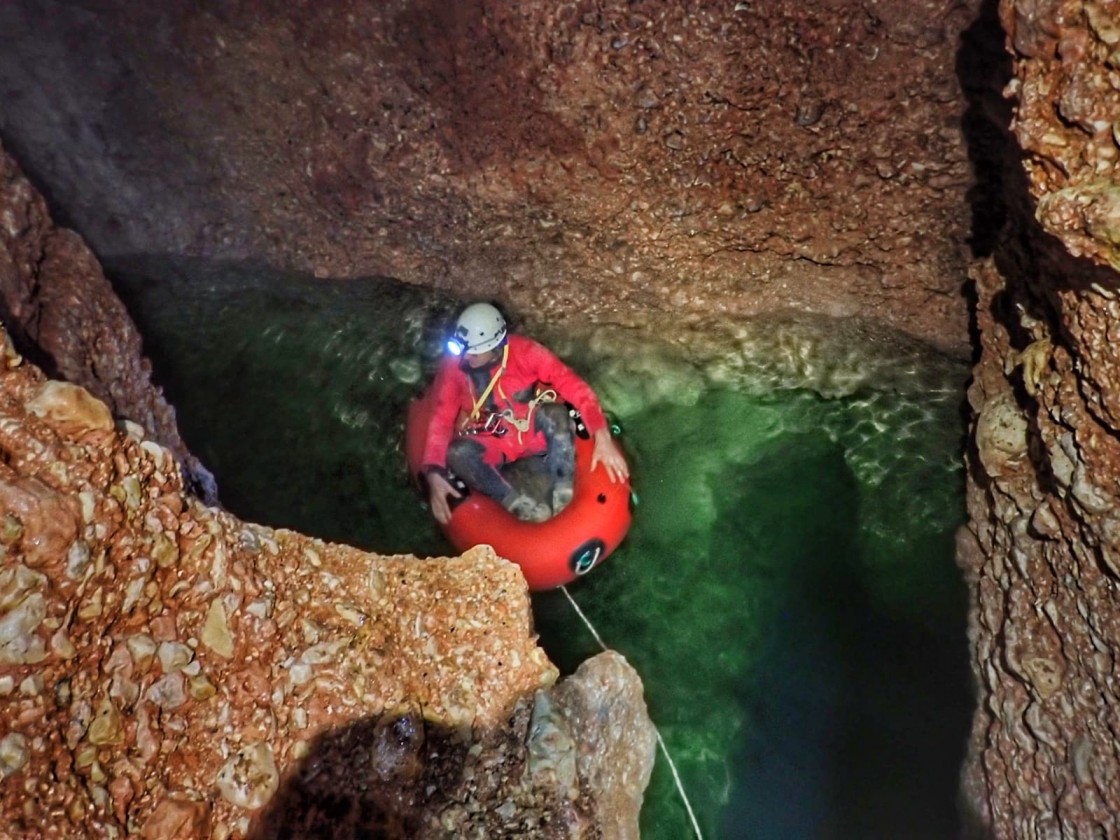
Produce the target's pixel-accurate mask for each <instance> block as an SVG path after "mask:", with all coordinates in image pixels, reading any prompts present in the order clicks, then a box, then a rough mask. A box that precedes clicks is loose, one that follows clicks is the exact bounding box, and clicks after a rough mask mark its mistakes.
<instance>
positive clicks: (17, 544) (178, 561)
mask: <svg viewBox="0 0 1120 840" xmlns="http://www.w3.org/2000/svg"><path fill="white" fill-rule="evenodd" d="M42 381H43V380H42V375H41V373H40V372H39V371H37V370H36V369H35V368H33V367H32V366H31V365H30V364H26V363H25V364H21V365H17V366H16V367H13V368H7V369H4V370H2V371H0V395H4V396H5V397H7V398H8V399H7V401H6V402H5V403H4V411H5V413H6V416H5V418H4V424H3V435H2V440H0V445H2V446H3V452H4V457H5V461H6V462H7V464H8V465H6V464H4V463H0V493H2V494H3V495H2V496H0V498H2V499H3V500H4V501H5V503H6V504H7V505H8V508H9V510H10V511H12V512H11V513H9V514H7V517H8V518H7V520H6V521H5V526H4V529H3V531H2V536H3V539H4V542H3V549H4V566H3V569H2V570H0V687H2V690H0V772H2V773H3V774H4V775H5V776H8V777H12V778H15V777H17V776H18V777H20V778H23V779H28V780H32V781H31V782H29V784H31V783H33V784H34V785H35V790H36V796H35V797H33V798H28V797H27V796H26V793H25V791H26V790H27V788H26V787H25V786H24V785H11V784H7V785H0V824H2V825H5V826H13V827H15V828H13V831H15V832H16V833H17V834H19V833H21V832H22V833H24V834H29V835H34V834H36V833H37V832H39V831H40V830H42V829H43V828H44V827H45V826H48V825H50V826H52V827H56V826H57V830H58V831H61V832H62V834H63V835H64V836H67V837H101V836H106V835H107V834H110V833H112V832H114V831H116V832H119V831H121V830H122V829H123V827H125V826H140V827H141V836H144V837H161V838H162V837H184V838H185V837H192V838H193V837H198V836H210V833H211V832H212V831H213V832H216V833H217V834H218V835H219V836H223V837H246V836H252V837H260V838H264V837H272V836H278V835H279V836H289V835H288V832H290V831H292V830H294V827H301V828H300V830H301V831H302V830H304V829H306V830H307V831H308V832H309V833H310V835H322V834H328V833H330V832H334V831H336V830H342V827H343V826H345V825H347V824H348V822H349V821H350V820H351V819H352V818H354V819H356V818H357V817H358V816H360V817H361V821H364V822H362V826H361V828H362V830H364V831H370V832H373V833H375V834H376V833H378V832H380V836H386V837H400V838H404V837H412V836H415V829H416V826H418V825H425V826H427V825H429V824H433V823H434V824H436V825H443V826H446V829H445V830H443V832H442V833H441V832H438V831H437V832H435V833H434V834H432V835H431V836H446V837H456V836H462V834H461V833H460V832H461V829H463V827H464V826H470V825H478V826H485V825H491V824H494V825H497V824H499V823H500V824H505V823H509V824H511V825H512V824H516V825H520V826H522V827H526V826H543V825H548V824H554V825H556V826H557V827H558V828H559V827H561V826H564V825H569V826H576V825H579V826H583V828H581V829H580V830H579V831H580V832H582V833H576V834H564V836H565V837H568V836H588V837H593V836H602V832H603V831H607V830H609V829H608V828H607V827H608V826H609V825H611V824H613V823H614V822H616V821H617V820H618V819H619V816H618V815H616V814H614V813H612V811H611V809H614V808H615V807H618V806H617V802H616V800H617V801H619V802H629V803H631V804H632V805H633V803H634V801H635V799H634V797H635V795H637V796H638V801H640V790H639V791H637V793H635V788H634V780H635V779H637V780H639V781H641V783H642V784H643V785H644V781H643V780H644V779H646V778H648V768H649V764H648V760H649V757H648V756H643V755H638V756H627V757H626V758H625V759H624V758H622V757H621V755H620V754H615V753H611V756H612V759H611V760H612V761H614V762H615V763H617V764H618V765H619V766H625V765H626V764H627V762H632V768H633V769H632V770H631V771H628V775H627V778H626V779H625V780H623V779H621V778H618V777H616V776H614V775H612V774H611V773H604V772H602V770H601V768H598V765H597V764H596V763H595V760H594V759H593V757H588V762H589V763H586V766H585V767H584V766H583V765H581V764H580V763H579V762H578V761H577V760H576V753H575V752H574V751H572V752H571V756H570V757H571V760H570V761H569V762H568V764H567V766H568V767H569V769H570V773H569V775H568V777H567V783H566V784H565V785H564V786H563V787H562V788H557V787H556V786H555V785H552V784H544V783H542V784H535V783H534V782H533V780H532V778H529V779H528V780H523V779H522V774H521V773H520V770H521V768H522V767H524V765H525V762H526V755H527V754H528V751H529V737H528V726H529V719H530V714H529V709H530V706H531V702H532V701H531V698H532V697H534V696H544V695H542V694H540V693H541V692H544V691H546V690H547V689H549V688H550V687H551V686H552V685H553V684H554V682H555V680H556V677H557V672H556V669H555V667H554V666H553V665H552V664H551V663H550V662H549V661H548V660H547V658H546V657H545V656H544V654H543V652H542V651H541V650H540V648H538V647H537V645H536V642H535V636H534V635H533V633H532V619H531V613H530V609H529V599H528V592H527V589H526V586H525V582H524V579H523V578H522V576H521V574H520V572H519V571H518V570H517V567H516V566H514V565H512V564H510V563H507V562H506V561H504V560H500V559H499V558H497V557H495V556H494V554H493V552H492V550H490V549H489V548H488V547H479V548H476V549H473V550H472V551H470V552H468V553H467V554H465V555H463V556H462V557H458V558H439V559H429V560H420V559H418V558H415V557H377V556H374V555H369V554H365V553H363V552H360V551H358V550H356V549H353V548H349V547H346V546H341V545H333V544H326V543H323V542H320V541H317V540H312V539H309V538H307V537H304V536H301V535H299V534H295V533H292V532H289V531H282V530H271V529H268V528H263V527H260V526H256V525H250V524H246V523H243V522H240V521H238V520H236V519H235V518H233V517H232V516H230V515H228V514H226V513H224V512H223V511H221V510H218V509H216V508H210V507H206V506H205V505H202V504H200V503H198V502H197V501H187V500H186V499H183V498H182V497H183V494H184V489H183V486H182V482H181V479H180V478H179V475H178V473H173V474H172V475H170V476H165V477H162V478H160V479H157V478H156V475H157V474H158V471H157V470H156V469H154V462H156V461H159V460H161V459H162V458H163V452H162V451H161V450H160V449H159V448H158V447H156V448H151V447H149V448H145V447H142V446H138V445H137V444H136V442H135V440H134V439H133V438H132V437H130V436H129V433H128V432H127V430H123V429H122V430H116V429H112V430H108V429H106V430H102V433H101V434H99V435H94V434H90V433H85V434H79V435H77V436H76V437H70V438H67V439H65V440H64V439H63V438H62V437H60V435H59V434H57V432H56V431H55V429H54V428H52V427H51V426H50V425H48V424H47V423H45V422H44V418H41V417H38V416H36V415H35V414H32V413H31V412H30V411H29V410H28V408H29V406H30V405H32V404H34V402H33V401H32V400H26V399H20V398H19V397H20V395H26V394H31V393H35V394H42V393H48V392H49V391H48V390H47V389H44V388H43V386H42ZM53 393H55V394H65V395H67V396H66V397H65V401H64V402H62V403H61V404H62V405H64V406H66V407H67V408H66V410H59V411H54V410H53V409H52V410H51V411H45V412H44V414H48V415H49V416H50V417H51V418H52V419H54V420H55V421H57V422H56V426H57V425H58V424H61V423H71V422H75V421H74V418H75V416H76V414H75V412H73V411H72V410H70V409H71V408H72V407H73V406H76V405H77V406H82V405H86V402H85V398H84V397H79V396H77V394H76V392H75V391H73V390H71V389H60V390H55V391H54V392H53ZM102 416H103V415H102ZM82 422H83V423H84V422H86V421H82ZM77 425H81V424H80V423H79V424H77ZM76 427H77V426H76ZM60 464H65V466H66V467H67V468H66V469H63V470H60V469H59V468H58V466H59V465H60ZM48 480H49V482H50V484H49V486H48V484H47V483H46V482H47V481H48ZM157 481H158V482H159V487H158V490H159V492H150V491H151V489H152V488H153V487H154V486H155V484H156V482H157ZM128 487H131V488H132V489H131V490H127V489H125V488H128ZM169 494H175V495H178V496H179V497H180V501H181V505H180V506H179V507H180V509H181V510H182V516H181V518H180V519H177V520H175V523H174V524H175V526H176V531H177V532H179V533H180V534H182V535H183V538H184V540H185V542H184V545H185V546H186V549H185V550H184V551H182V552H180V553H178V554H177V555H176V556H174V558H173V562H171V563H170V564H168V565H161V564H160V563H158V562H156V560H155V559H154V558H153V556H152V551H151V550H150V549H151V547H153V546H155V545H157V544H158V543H157V541H156V540H154V539H152V535H151V533H150V530H149V529H151V528H153V527H159V526H160V521H161V520H160V518H159V517H158V516H156V515H154V514H155V512H156V510H157V509H167V508H168V506H169V501H168V496H169ZM171 507H175V506H174V505H172V506H171ZM79 510H81V511H82V516H81V517H79V514H78V511H79ZM126 512H127V513H126ZM17 514H18V515H17ZM79 522H81V524H80V525H79ZM79 528H80V532H79ZM79 533H80V536H79ZM173 533H174V532H173ZM249 537H251V539H250V538H249ZM167 539H168V540H170V537H167ZM76 546H77V547H80V551H76V550H75V547H76ZM339 592H345V593H346V600H345V601H340V600H339V598H338V593H339ZM262 593H268V596H269V597H268V598H267V599H263V598H262V599H260V600H252V601H250V600H248V599H249V598H253V597H256V598H260V596H261V595H262ZM141 595H142V596H143V597H144V598H145V599H146V600H144V601H143V602H141V601H140V600H139V599H140V597H141ZM141 603H143V605H144V606H143V607H142V608H141ZM266 628H268V632H265V630H266ZM63 630H64V631H65V635H64V638H65V641H66V643H65V644H63V643H62V642H61V641H60V640H59V641H53V639H55V637H57V635H58V633H59V632H62V631H63ZM605 673H607V674H609V676H604V677H602V678H601V679H600V680H599V682H600V683H601V688H600V694H601V693H602V692H604V691H605V692H613V693H614V697H613V700H612V701H611V704H610V708H611V709H612V714H618V715H620V718H619V720H620V721H622V722H623V723H625V725H626V726H627V727H630V728H631V729H632V730H633V731H634V732H641V731H644V728H643V727H646V728H648V726H649V724H648V718H647V717H646V715H645V709H644V705H643V704H642V703H641V698H640V688H639V685H640V684H639V683H638V681H637V678H636V676H635V675H634V674H633V672H632V671H629V670H628V669H627V668H626V666H625V665H624V663H623V662H622V661H621V660H619V661H618V662H615V663H614V667H613V668H612V669H608V670H607V671H606V672H605ZM582 696H583V692H581V691H575V693H574V694H573V697H582ZM593 702H595V701H593V700H589V699H588V700H579V702H574V703H573V708H577V709H579V708H584V705H581V704H590V703H593ZM604 702H605V701H604ZM558 707H559V704H558ZM624 707H625V708H624ZM627 710H628V711H627ZM643 721H644V724H643ZM604 723H606V724H609V725H612V726H613V725H615V724H614V722H613V718H612V719H611V720H605V719H604V720H600V719H598V718H593V717H592V716H589V715H584V714H582V713H577V714H575V715H574V716H573V718H572V720H571V721H569V722H564V726H565V727H566V730H567V731H569V732H570V734H569V735H568V736H567V737H568V739H569V743H571V744H581V743H587V744H590V745H591V747H590V748H591V749H598V748H599V747H598V745H600V744H602V745H604V748H606V746H605V745H607V744H612V743H613V741H612V739H611V737H610V736H608V735H607V734H605V733H603V734H597V733H593V732H589V731H586V730H587V728H588V727H594V726H600V725H604ZM60 733H63V734H64V737H61V738H60V737H59V735H60ZM34 745H39V746H34ZM43 745H49V746H47V747H46V748H44V746H43ZM580 760H581V761H582V759H580ZM643 768H645V770H644V772H645V775H643ZM634 774H636V775H634ZM484 777H485V779H484ZM468 778H470V779H474V780H478V783H477V784H476V783H475V782H471V783H470V785H469V786H467V787H464V785H465V784H466V781H465V780H466V779H468ZM285 779H287V780H289V783H287V784H285V783H283V780H285ZM483 781H484V782H485V783H483ZM616 787H617V788H618V790H617V791H616V789H615V788H616ZM214 791H217V792H218V793H219V794H220V795H219V796H218V797H217V798H214V797H213V796H211V793H212V792H214ZM346 800H348V801H349V803H350V805H349V806H347V808H343V809H342V810H341V811H340V810H339V808H338V807H337V803H338V802H339V801H346ZM327 801H329V802H332V803H335V805H332V806H331V807H324V806H323V803H324V802H327ZM465 802H466V803H470V804H471V809H473V810H464V811H462V813H460V811H459V810H457V809H459V808H460V807H461V804H462V803H465ZM499 807H504V810H502V811H501V815H502V816H500V817H494V816H491V815H494V814H497V813H498V808H499ZM60 815H64V816H60ZM347 815H349V816H347ZM631 816H633V817H634V818H636V806H634V808H633V809H632V814H631V812H630V811H625V810H624V811H622V818H623V819H626V820H629V819H631ZM59 819H64V820H69V823H68V824H67V825H65V826H60V825H58V820H59ZM495 820H497V821H498V822H494V821H495ZM503 821H504V822H503ZM542 836H544V835H542Z"/></svg>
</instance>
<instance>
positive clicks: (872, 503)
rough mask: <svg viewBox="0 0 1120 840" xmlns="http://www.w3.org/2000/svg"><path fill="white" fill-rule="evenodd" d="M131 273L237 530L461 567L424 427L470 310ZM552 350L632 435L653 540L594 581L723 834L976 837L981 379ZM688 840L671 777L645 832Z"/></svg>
mask: <svg viewBox="0 0 1120 840" xmlns="http://www.w3.org/2000/svg"><path fill="white" fill-rule="evenodd" d="M111 273H112V274H113V275H114V278H115V280H116V281H117V283H118V287H119V288H120V290H121V292H122V295H123V296H124V297H125V299H126V302H127V303H128V304H129V306H130V309H131V311H132V312H133V315H134V317H136V319H137V321H138V322H139V324H140V327H141V331H142V332H143V334H144V335H145V337H146V342H147V350H148V352H149V353H150V355H152V357H153V360H154V362H155V366H156V375H157V378H158V379H159V380H160V381H162V382H163V383H164V384H165V388H166V391H167V393H168V396H169V398H170V399H171V401H172V402H173V403H174V404H175V405H176V406H177V408H178V411H179V419H180V426H181V428H182V431H183V434H184V437H185V438H186V440H187V441H188V444H189V445H190V446H191V447H192V448H193V449H194V451H195V452H196V453H197V454H199V456H200V457H202V459H203V461H204V462H205V463H206V464H207V466H209V467H210V468H211V469H213V471H214V473H215V475H216V476H217V478H218V481H219V487H220V489H221V494H222V500H223V502H224V504H225V505H226V506H227V507H229V508H230V509H231V510H232V511H233V512H234V513H236V514H238V515H240V516H242V517H244V518H246V519H251V520H254V521H259V522H263V523H266V524H269V525H274V526H284V527H290V528H295V529H298V530H301V531H304V532H307V533H311V534H314V535H316V536H320V537H323V538H325V539H331V540H339V541H344V542H348V543H351V544H355V545H359V546H361V547H363V548H367V549H371V550H376V551H380V552H391V553H399V552H413V553H418V554H428V553H445V552H446V551H447V546H446V545H445V544H444V542H443V541H442V538H441V536H440V534H439V533H438V531H437V530H436V529H435V528H434V526H433V525H432V523H431V521H430V518H429V517H428V516H427V514H426V513H425V512H424V511H423V510H422V509H421V507H420V505H419V503H418V500H417V497H416V496H415V495H414V494H413V493H412V492H411V488H410V487H409V485H408V479H407V476H406V474H405V471H404V467H403V455H402V452H401V433H402V422H403V412H404V407H405V405H406V404H407V401H408V399H409V398H410V397H411V396H412V395H414V394H415V393H416V392H417V391H418V390H419V389H420V388H422V387H423V385H424V383H425V382H426V381H427V378H428V376H429V375H430V372H431V370H432V366H433V363H432V359H433V354H434V353H436V352H438V347H439V335H438V331H437V330H436V329H435V326H434V324H435V323H436V322H437V320H438V317H437V316H438V315H439V314H441V313H445V312H447V311H448V310H449V309H450V307H451V306H452V305H453V304H452V303H451V302H450V301H447V300H441V299H437V298H435V297H433V295H432V294H430V293H427V292H423V291H420V290H417V289H414V288H409V287H402V286H398V285H395V284H389V283H388V282H383V283H373V282H339V283H334V282H332V283H324V282H321V281H310V280H306V279H302V278H294V277H286V278H285V277H275V276H267V277H266V276H265V275H263V274H262V273H260V272H258V271H253V270H251V269H247V268H244V267H231V266H213V265H208V264H204V263H199V262H181V263H178V264H174V265H171V264H168V263H167V262H166V261H162V262H161V261H154V260H139V259H137V260H131V261H125V262H120V263H118V264H117V265H115V266H111ZM539 337H541V338H543V339H544V340H545V341H546V343H549V344H550V345H551V346H553V347H554V349H556V350H557V351H558V352H560V353H561V354H562V355H563V356H564V357H565V358H567V359H568V360H569V361H570V362H571V363H572V364H573V365H575V366H576V367H577V369H579V370H580V371H581V372H583V373H584V374H585V375H586V376H587V378H588V379H589V380H590V381H591V383H592V384H593V385H594V386H595V387H596V389H597V390H598V391H599V393H600V394H601V395H602V397H603V401H604V404H605V406H606V408H607V409H608V411H609V412H611V413H612V415H613V416H614V417H615V418H616V419H617V420H618V421H619V422H620V424H621V425H622V427H623V429H624V433H623V441H624V445H625V448H626V449H627V451H628V453H629V456H630V458H631V461H632V464H633V470H634V483H635V487H636V490H637V492H638V495H639V505H638V508H637V512H636V516H635V520H634V527H633V529H632V531H631V533H630V535H629V537H628V538H627V540H626V542H625V543H624V544H623V546H622V547H621V548H620V549H619V550H618V551H617V552H616V554H615V555H614V556H612V557H611V558H610V559H609V560H608V561H607V562H606V563H605V564H604V565H603V566H601V567H600V568H599V569H597V570H596V571H595V573H594V574H592V575H591V576H589V577H588V578H586V579H583V580H581V581H580V582H579V583H578V584H576V585H574V586H573V587H571V590H570V591H571V594H572V596H573V597H574V598H575V599H576V600H577V602H578V603H579V604H580V606H581V608H582V609H583V610H584V611H585V612H586V613H587V615H588V616H589V618H590V620H591V621H592V623H593V624H594V625H595V627H596V628H597V629H598V631H599V633H600V634H601V635H602V637H603V638H604V639H605V641H606V643H607V644H608V645H610V646H612V647H614V648H616V649H618V650H620V651H621V652H622V653H624V654H625V655H626V656H627V658H628V659H629V660H630V662H631V663H632V664H634V665H635V666H636V667H637V669H638V670H639V672H640V673H641V675H642V678H643V680H644V683H645V686H646V699H647V703H648V704H649V708H650V712H651V715H652V717H653V718H654V721H655V722H656V723H657V725H658V726H659V728H660V730H661V732H662V735H663V736H664V738H665V741H666V743H667V745H668V748H669V750H670V751H671V753H672V754H673V756H674V758H675V760H676V761H677V764H678V766H679V768H680V771H681V775H682V779H683V781H684V784H685V786H686V788H687V789H688V792H689V796H690V799H691V801H692V803H693V806H694V808H695V809H696V811H697V815H698V817H699V820H700V823H701V827H702V828H703V830H704V832H705V836H706V837H709V838H739V837H742V838H760V839H764V838H800V837H806V838H877V837H908V838H921V837H929V838H944V837H949V836H953V835H954V834H955V833H956V826H957V818H956V814H955V800H956V787H957V773H958V766H959V763H960V761H961V758H962V754H963V748H964V738H965V735H966V731H967V726H968V717H969V714H970V697H969V689H968V674H967V651H966V643H965V636H964V630H965V620H964V611H965V600H964V594H963V587H962V585H961V583H960V581H959V578H958V573H957V570H956V568H955V566H954V563H953V542H952V534H953V531H954V529H955V528H956V527H957V526H958V525H959V524H960V523H961V522H962V521H963V516H964V513H963V476H962V474H961V470H960V467H959V460H960V459H959V454H960V449H961V434H962V425H961V420H960V416H959V404H960V402H961V397H962V394H963V386H964V378H965V375H966V371H965V370H964V368H963V366H960V365H957V364H955V363H952V362H950V361H947V360H945V359H943V358H941V357H939V356H934V355H930V354H928V353H927V352H926V351H924V350H922V349H921V348H918V347H915V346H914V345H912V344H910V343H908V342H905V341H902V340H899V339H898V338H897V337H893V336H889V335H885V334H880V333H877V332H875V331H874V330H871V329H869V328H868V327H867V326H866V325H863V324H859V323H858V322H854V321H845V322H836V321H830V320H826V319H813V318H808V317H805V316H797V317H795V316H783V317H779V318H771V319H767V320H765V321H750V322H742V323H736V324H713V325H711V326H710V328H707V329H705V330H704V331H703V332H702V333H698V334H697V336H696V340H695V341H694V342H690V343H689V345H688V346H684V347H670V346H667V345H664V344H657V343H654V342H651V341H650V340H649V339H648V338H643V337H641V336H636V335H632V334H625V333H619V332H617V331H611V330H609V329H603V328H598V329H595V330H588V331H586V332H585V333H583V334H580V335H571V334H567V335H559V334H556V335H549V334H547V333H546V334H544V335H540V336H539ZM534 605H535V611H536V617H537V625H538V630H539V631H540V633H541V640H542V644H543V645H544V646H545V648H546V649H547V650H548V652H549V654H550V655H551V656H552V657H553V659H554V660H555V661H556V662H557V663H558V664H559V665H560V666H561V668H562V669H564V670H565V671H570V670H574V668H575V666H576V665H578V663H579V662H580V661H582V659H584V658H586V657H587V656H589V655H592V654H594V653H595V652H596V651H597V645H596V643H595V641H594V639H593V638H592V636H591V634H590V633H589V632H588V631H587V630H586V628H584V627H583V625H582V624H581V623H580V622H579V620H578V619H577V617H576V616H575V615H574V613H573V611H572V609H571V606H570V605H569V604H568V603H567V602H566V600H565V599H564V598H563V597H562V596H561V594H560V593H544V594H541V595H538V596H535V597H534ZM691 833H692V830H691V827H690V825H689V822H688V820H687V816H686V813H685V810H684V808H683V806H682V804H681V802H680V799H679V797H678V796H677V794H676V792H675V790H674V788H673V784H672V779H671V776H670V774H669V772H668V769H667V767H665V766H664V763H663V762H662V761H661V760H660V759H659V761H658V765H657V767H656V768H655V772H654V778H653V781H652V783H651V786H650V789H649V791H648V792H647V797H646V806H645V808H644V809H643V814H642V836H643V837H645V838H666V840H669V839H670V838H671V840H679V838H686V837H689V836H691Z"/></svg>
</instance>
